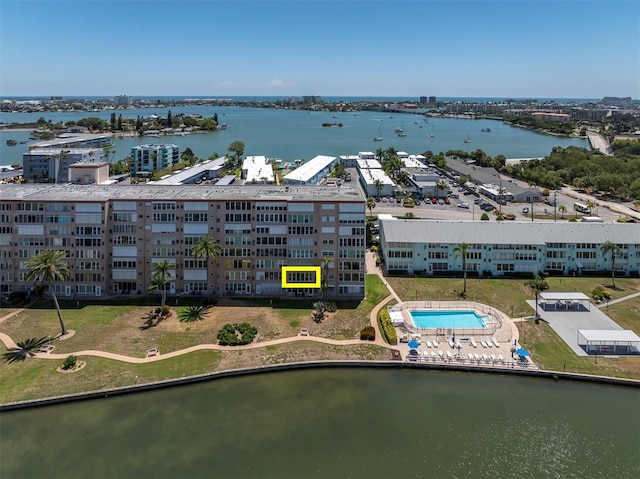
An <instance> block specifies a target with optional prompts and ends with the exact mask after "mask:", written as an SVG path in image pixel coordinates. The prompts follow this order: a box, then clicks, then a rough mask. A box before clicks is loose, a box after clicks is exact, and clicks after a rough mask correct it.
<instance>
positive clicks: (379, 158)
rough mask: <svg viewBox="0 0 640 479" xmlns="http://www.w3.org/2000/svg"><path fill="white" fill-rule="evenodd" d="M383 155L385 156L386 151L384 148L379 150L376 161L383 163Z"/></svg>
mask: <svg viewBox="0 0 640 479" xmlns="http://www.w3.org/2000/svg"><path fill="white" fill-rule="evenodd" d="M382 155H384V150H383V149H382V148H378V149H377V150H376V159H377V160H378V161H382Z"/></svg>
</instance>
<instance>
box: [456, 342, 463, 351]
mask: <svg viewBox="0 0 640 479" xmlns="http://www.w3.org/2000/svg"><path fill="white" fill-rule="evenodd" d="M456 349H462V344H461V343H460V341H458V342H457V343H456Z"/></svg>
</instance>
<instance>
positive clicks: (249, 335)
mask: <svg viewBox="0 0 640 479" xmlns="http://www.w3.org/2000/svg"><path fill="white" fill-rule="evenodd" d="M257 334H258V330H257V329H256V328H255V327H253V326H251V325H250V324H249V323H240V324H225V325H224V326H223V327H222V329H220V330H219V331H218V344H219V345H220V346H240V345H243V344H249V343H251V342H253V340H254V339H255V337H256V335H257Z"/></svg>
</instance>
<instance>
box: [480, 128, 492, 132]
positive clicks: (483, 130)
mask: <svg viewBox="0 0 640 479" xmlns="http://www.w3.org/2000/svg"><path fill="white" fill-rule="evenodd" d="M480 131H482V132H484V133H491V128H483V129H482V130H480Z"/></svg>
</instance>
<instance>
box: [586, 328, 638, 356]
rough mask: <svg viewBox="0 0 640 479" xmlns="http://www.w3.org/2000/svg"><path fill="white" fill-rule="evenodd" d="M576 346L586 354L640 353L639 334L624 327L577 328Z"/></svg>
mask: <svg viewBox="0 0 640 479" xmlns="http://www.w3.org/2000/svg"><path fill="white" fill-rule="evenodd" d="M578 346H580V347H581V348H583V349H584V350H585V351H586V352H587V354H603V355H604V354H616V355H618V354H640V336H638V335H637V334H636V333H634V332H633V331H630V330H626V329H579V330H578Z"/></svg>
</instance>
